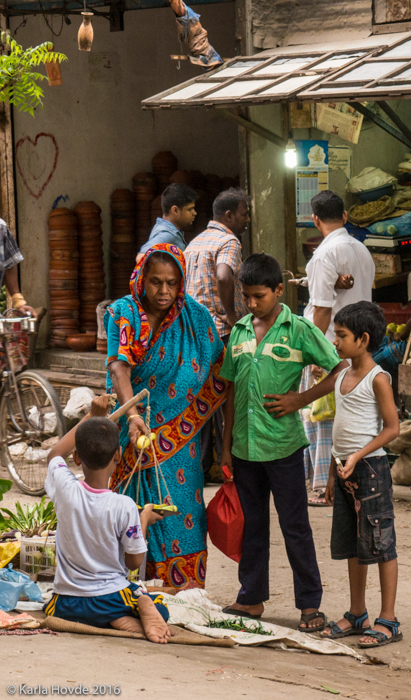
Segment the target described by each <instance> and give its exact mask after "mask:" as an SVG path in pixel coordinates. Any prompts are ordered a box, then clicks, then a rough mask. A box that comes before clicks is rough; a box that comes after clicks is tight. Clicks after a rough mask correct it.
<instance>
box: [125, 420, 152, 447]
mask: <svg viewBox="0 0 411 700" xmlns="http://www.w3.org/2000/svg"><path fill="white" fill-rule="evenodd" d="M142 433H143V434H144V435H148V436H149V435H150V431H149V429H148V428H147V426H146V424H145V423H144V421H143V419H142V418H141V417H140V416H138V415H137V414H135V415H132V416H130V418H129V419H128V438H129V440H130V442H131V444H132V445H133V447H137V440H138V438H139V437H140V435H141V434H142Z"/></svg>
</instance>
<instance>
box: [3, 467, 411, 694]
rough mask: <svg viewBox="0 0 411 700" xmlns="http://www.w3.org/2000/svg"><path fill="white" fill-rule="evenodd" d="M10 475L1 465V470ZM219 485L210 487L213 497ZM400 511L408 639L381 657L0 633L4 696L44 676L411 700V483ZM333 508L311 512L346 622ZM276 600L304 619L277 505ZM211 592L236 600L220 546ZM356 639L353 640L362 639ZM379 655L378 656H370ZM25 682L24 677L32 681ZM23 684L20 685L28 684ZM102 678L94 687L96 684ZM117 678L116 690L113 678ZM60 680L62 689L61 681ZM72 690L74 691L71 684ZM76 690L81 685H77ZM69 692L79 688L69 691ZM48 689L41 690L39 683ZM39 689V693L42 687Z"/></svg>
mask: <svg viewBox="0 0 411 700" xmlns="http://www.w3.org/2000/svg"><path fill="white" fill-rule="evenodd" d="M5 476H6V474H5V473H3V472H2V470H1V469H0V477H5ZM217 488H218V487H214V486H213V487H207V488H206V489H205V496H206V501H207V502H208V501H209V500H210V499H211V498H212V496H213V495H214V494H215V492H216V490H217ZM395 499H396V502H395V511H396V528H397V541H398V555H399V565H400V580H399V589H398V605H397V617H398V619H399V620H400V622H401V623H402V629H403V633H404V641H402V642H400V643H398V644H391V645H389V646H386V647H383V648H381V649H379V650H375V651H374V652H373V654H372V656H373V657H375V658H376V659H378V660H379V661H380V662H382V664H381V665H367V664H360V663H359V662H358V661H356V660H353V659H350V658H345V657H338V656H335V657H326V656H321V655H314V654H305V653H296V652H289V651H278V650H274V649H265V648H263V647H259V648H241V647H234V648H232V649H224V648H211V647H192V646H177V645H169V646H167V645H161V646H160V645H154V644H150V643H149V642H145V641H141V640H130V639H119V638H116V639H114V638H109V637H82V636H80V635H72V634H60V635H59V636H58V637H55V636H51V635H38V636H32V637H19V636H9V637H0V654H1V656H0V659H1V663H0V698H7V697H10V692H8V691H7V687H8V686H9V685H14V686H15V687H16V693H15V694H16V695H19V692H20V695H22V694H34V690H32V691H31V693H30V690H29V688H32V689H34V688H35V686H38V684H41V685H42V686H43V694H44V695H45V694H46V693H45V692H44V689H47V691H48V692H47V694H49V695H51V694H54V695H62V694H65V695H68V694H71V693H74V694H76V695H79V694H80V693H81V689H79V686H80V684H83V694H84V686H87V687H88V688H89V689H90V690H89V694H90V695H91V694H93V692H94V694H98V695H101V694H105V695H109V694H112V695H114V694H116V693H117V689H116V690H114V686H116V685H118V686H119V687H120V689H121V697H123V698H126V699H127V700H129V699H130V700H131V699H134V698H136V697H143V698H153V699H154V698H156V700H157V699H158V698H167V699H169V698H170V699H171V698H178V699H179V700H192V699H193V698H196V699H198V700H203V699H204V700H205V699H206V698H207V700H208V699H209V698H213V700H228V699H230V700H231V699H233V700H237V698H238V699H239V700H241V698H243V697H244V698H246V697H248V698H253V699H254V698H258V700H265V699H266V698H267V699H268V698H269V699H270V700H282V699H283V698H284V699H286V700H320V699H321V698H324V697H325V695H324V693H329V694H330V695H332V694H339V695H340V696H342V697H350V698H354V699H355V700H371V699H373V700H374V699H375V700H385V699H389V700H409V698H410V696H411V690H410V688H411V685H410V682H411V674H410V671H411V597H409V596H410V593H411V582H410V571H409V569H411V539H410V533H411V491H410V489H408V488H404V487H396V488H395ZM15 500H20V502H21V503H26V502H30V501H32V499H31V498H28V497H26V496H24V495H23V494H20V493H19V492H18V491H17V489H15V488H13V490H12V491H11V492H9V493H8V494H6V495H5V498H4V502H3V504H2V505H5V506H6V507H13V504H14V502H15ZM330 516H331V509H330V508H310V518H311V523H312V527H313V531H314V536H315V542H316V547H317V554H318V560H319V565H320V569H321V574H322V578H323V583H324V598H323V603H322V606H321V607H322V609H323V610H324V612H325V613H326V614H327V615H328V617H329V618H330V619H334V620H338V619H339V618H340V617H341V615H342V613H344V612H345V610H346V609H348V605H349V596H348V584H347V574H346V566H345V564H344V562H331V559H330V554H329V539H330V530H331V517H330ZM270 572H271V585H270V594H271V597H270V601H269V602H268V604H267V606H266V613H265V616H264V618H265V619H266V620H268V621H271V622H276V623H279V624H284V625H287V626H290V627H295V626H296V624H297V620H298V614H297V611H296V610H295V608H294V603H293V596H292V577H291V572H290V569H289V566H288V562H287V558H286V554H285V549H284V545H283V542H282V538H281V534H280V532H279V527H278V522H277V518H276V514H275V511H274V509H273V512H272V527H271V565H270ZM206 588H207V591H208V593H209V594H210V596H211V597H212V598H213V600H214V602H216V603H219V604H221V605H226V604H228V603H231V602H233V601H234V600H235V595H236V591H237V565H236V564H235V562H233V561H231V560H229V559H227V558H226V557H224V556H223V555H222V554H221V553H220V552H219V551H218V550H216V549H215V548H214V547H213V546H212V545H210V549H209V566H208V572H207V585H206ZM379 595H380V593H379V583H378V571H377V567H371V568H370V573H369V582H368V610H369V613H370V616H371V617H372V618H374V617H375V616H377V615H378V613H379ZM355 639H356V638H355V637H348V638H347V643H348V644H355ZM370 655H371V654H370ZM24 684H26V685H25V686H24ZM21 685H22V686H23V687H22V688H20V686H21ZM93 685H94V686H96V687H93ZM110 685H111V690H110V688H109V686H110ZM53 686H54V689H53ZM66 688H67V690H66ZM74 689H76V690H75V691H74ZM70 691H71V693H70ZM40 692H41V689H40ZM36 694H39V690H38V689H37V692H36Z"/></svg>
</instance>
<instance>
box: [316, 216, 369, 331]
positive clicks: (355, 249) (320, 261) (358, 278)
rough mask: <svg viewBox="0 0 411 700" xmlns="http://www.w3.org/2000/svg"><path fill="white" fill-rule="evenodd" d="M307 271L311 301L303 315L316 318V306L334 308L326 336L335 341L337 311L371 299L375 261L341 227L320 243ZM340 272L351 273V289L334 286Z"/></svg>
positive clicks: (341, 273)
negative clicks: (352, 279)
mask: <svg viewBox="0 0 411 700" xmlns="http://www.w3.org/2000/svg"><path fill="white" fill-rule="evenodd" d="M306 271H307V280H308V289H309V292H310V301H309V303H308V305H307V307H306V309H305V311H304V316H305V318H308V319H309V321H314V307H315V306H324V307H327V308H329V307H331V308H332V312H331V321H330V325H329V326H328V330H327V332H326V334H325V337H326V338H328V340H330V341H331V342H333V341H334V340H335V336H334V316H335V314H336V313H337V311H339V310H340V309H342V308H343V307H344V306H347V305H348V304H355V303H356V302H357V301H371V294H372V286H373V284H374V277H375V265H374V261H373V259H372V257H371V254H370V252H369V250H368V249H367V248H366V247H365V245H364V244H363V243H360V241H357V240H356V239H355V238H353V237H352V236H350V234H349V233H348V232H347V230H346V229H345V228H338V229H336V230H335V231H333V232H332V233H330V234H328V236H326V237H325V238H324V240H323V241H322V243H321V244H320V245H319V246H318V248H317V249H316V251H315V252H314V255H313V257H312V258H311V260H310V261H309V262H308V263H307V267H306ZM338 275H352V276H353V277H354V285H353V287H352V289H334V285H335V283H336V281H337V279H338Z"/></svg>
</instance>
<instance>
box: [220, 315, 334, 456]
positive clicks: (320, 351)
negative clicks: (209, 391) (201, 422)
mask: <svg viewBox="0 0 411 700" xmlns="http://www.w3.org/2000/svg"><path fill="white" fill-rule="evenodd" d="M281 307H282V311H281V313H280V315H279V316H278V317H277V320H276V322H275V323H274V325H273V326H272V327H271V328H270V330H269V331H268V332H267V334H266V335H265V337H264V338H263V340H262V341H261V343H260V344H259V345H258V346H257V341H256V338H255V332H254V328H253V324H252V318H253V317H252V314H249V315H248V316H245V317H244V318H242V319H241V321H238V322H237V323H236V324H235V326H234V328H233V330H232V331H231V335H230V341H229V343H228V348H227V353H226V356H225V359H224V363H223V366H222V368H221V372H220V375H221V376H222V377H224V379H228V380H229V381H231V382H234V385H235V418H234V429H233V446H232V452H233V454H234V455H235V456H236V457H239V458H240V459H245V460H249V461H251V462H269V461H271V460H275V459H283V458H285V457H288V456H289V455H291V454H293V452H296V450H298V449H299V448H300V447H307V446H308V445H309V442H308V441H307V438H306V436H305V433H304V428H303V425H302V422H301V418H300V414H299V413H298V412H297V413H291V414H290V415H288V416H284V417H283V418H274V417H273V414H269V413H267V411H266V410H265V408H263V403H264V402H265V401H267V400H266V399H263V395H264V394H286V393H287V391H289V390H290V389H291V390H292V391H298V389H299V386H300V381H301V374H302V371H303V369H304V367H306V365H312V364H313V365H318V366H319V367H323V368H324V369H326V370H328V371H330V370H332V369H333V368H334V367H335V366H336V365H338V364H339V363H340V362H341V360H340V358H339V357H338V355H337V351H336V350H335V348H334V347H333V345H332V344H331V343H330V342H329V340H327V339H326V338H325V336H324V335H323V333H321V331H320V330H319V329H318V328H316V326H314V324H313V323H311V321H308V320H307V319H305V318H300V317H299V316H295V315H294V314H292V313H291V310H290V309H289V308H288V306H285V304H281Z"/></svg>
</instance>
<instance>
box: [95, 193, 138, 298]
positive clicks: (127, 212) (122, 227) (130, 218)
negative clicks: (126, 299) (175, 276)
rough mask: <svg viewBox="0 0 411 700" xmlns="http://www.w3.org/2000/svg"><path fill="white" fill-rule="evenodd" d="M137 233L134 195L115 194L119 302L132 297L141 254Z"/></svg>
mask: <svg viewBox="0 0 411 700" xmlns="http://www.w3.org/2000/svg"><path fill="white" fill-rule="evenodd" d="M135 229H136V209H135V199H134V193H133V192H131V190H115V191H114V192H113V194H112V195H111V243H110V287H111V298H112V299H119V298H120V297H123V296H125V295H126V294H129V282H130V276H131V273H132V272H133V269H134V266H135V259H136V254H137V246H136V233H135ZM100 301H102V299H100Z"/></svg>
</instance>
